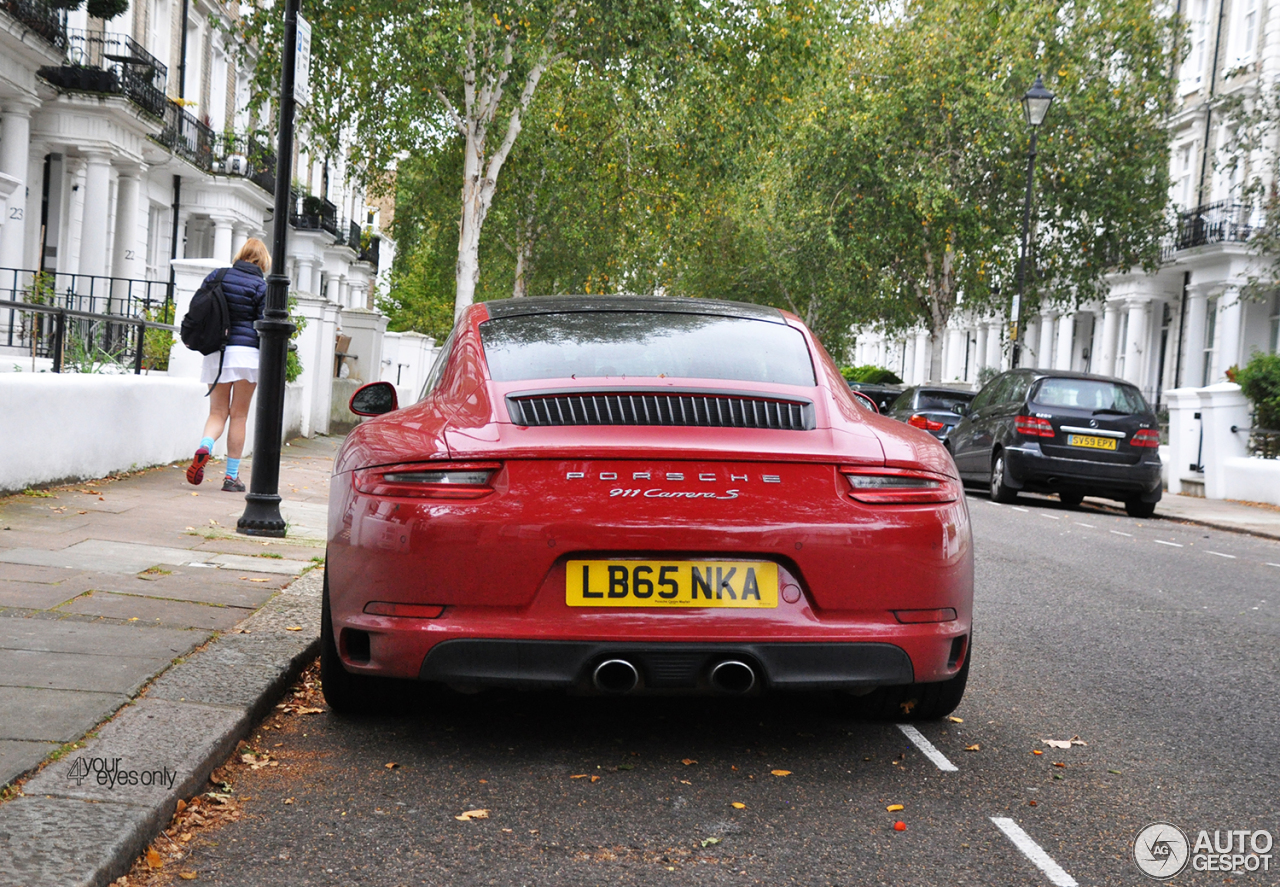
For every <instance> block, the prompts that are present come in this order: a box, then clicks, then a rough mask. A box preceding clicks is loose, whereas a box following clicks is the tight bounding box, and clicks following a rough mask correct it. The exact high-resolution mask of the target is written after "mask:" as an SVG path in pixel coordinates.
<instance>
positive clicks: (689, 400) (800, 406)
mask: <svg viewBox="0 0 1280 887" xmlns="http://www.w3.org/2000/svg"><path fill="white" fill-rule="evenodd" d="M507 408H508V411H509V412H510V413H511V421H512V422H514V423H515V424H517V425H526V426H533V427H545V426H551V425H690V426H699V427H707V428H776V429H780V430H783V431H809V430H811V429H813V427H814V424H815V423H814V418H813V405H812V404H811V403H809V402H807V401H801V400H783V399H779V398H771V397H761V396H757V395H745V396H744V395H741V394H701V393H699V394H675V393H665V392H664V393H660V394H658V393H648V392H635V393H631V392H626V393H622V392H599V393H583V394H565V393H556V394H538V395H533V396H524V397H508V398H507Z"/></svg>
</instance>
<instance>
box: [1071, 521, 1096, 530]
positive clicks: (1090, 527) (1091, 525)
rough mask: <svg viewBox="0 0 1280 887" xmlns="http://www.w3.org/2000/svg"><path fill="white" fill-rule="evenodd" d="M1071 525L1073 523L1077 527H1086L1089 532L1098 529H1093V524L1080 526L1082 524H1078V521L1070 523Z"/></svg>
mask: <svg viewBox="0 0 1280 887" xmlns="http://www.w3.org/2000/svg"><path fill="white" fill-rule="evenodd" d="M1072 523H1074V524H1075V525H1076V526H1077V527H1088V528H1089V529H1091V530H1096V529H1098V528H1097V527H1095V526H1094V525H1093V524H1082V523H1080V521H1072Z"/></svg>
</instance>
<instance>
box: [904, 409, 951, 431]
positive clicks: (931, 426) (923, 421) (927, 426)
mask: <svg viewBox="0 0 1280 887" xmlns="http://www.w3.org/2000/svg"><path fill="white" fill-rule="evenodd" d="M907 424H908V425H910V426H912V427H913V428H923V429H924V430H925V431H941V430H942V429H943V428H944V427H946V426H944V425H943V423H941V422H937V421H935V420H933V419H930V418H929V417H928V416H926V415H924V414H923V413H916V414H915V415H914V416H912V417H911V418H910V419H908V420H907Z"/></svg>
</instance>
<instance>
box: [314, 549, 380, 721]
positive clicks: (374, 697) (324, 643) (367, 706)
mask: <svg viewBox="0 0 1280 887" xmlns="http://www.w3.org/2000/svg"><path fill="white" fill-rule="evenodd" d="M320 690H321V692H323V693H324V701H325V702H327V703H329V708H331V709H332V710H333V713H334V714H337V715H359V714H369V713H371V712H373V711H376V710H377V709H379V708H380V707H381V704H382V703H383V702H384V701H385V700H386V697H387V682H386V681H385V680H383V679H381V678H373V677H369V676H368V675H358V674H352V673H351V672H349V671H347V669H346V668H345V667H344V666H343V664H342V659H341V657H339V656H338V643H337V637H336V636H335V635H334V632H333V614H332V613H331V612H330V610H329V574H328V572H326V573H325V576H324V595H323V597H322V598H321V603H320Z"/></svg>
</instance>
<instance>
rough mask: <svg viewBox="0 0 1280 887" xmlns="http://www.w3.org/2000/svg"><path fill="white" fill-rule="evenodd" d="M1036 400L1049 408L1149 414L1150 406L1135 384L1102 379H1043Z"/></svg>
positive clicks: (1033, 399) (1036, 393)
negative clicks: (1121, 383) (1122, 383)
mask: <svg viewBox="0 0 1280 887" xmlns="http://www.w3.org/2000/svg"><path fill="white" fill-rule="evenodd" d="M1032 401H1033V402H1035V403H1037V404H1040V405H1042V406H1046V407H1071V408H1073V409H1081V410H1095V411H1096V410H1111V411H1113V412H1117V413H1148V412H1150V411H1151V410H1150V407H1148V406H1147V402H1146V401H1145V400H1143V399H1142V395H1141V394H1140V393H1138V389H1137V388H1134V387H1133V386H1132V385H1120V384H1118V383H1116V382H1105V381H1102V380H1098V379H1041V380H1040V385H1039V386H1038V387H1037V388H1036V392H1035V396H1034V397H1032Z"/></svg>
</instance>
